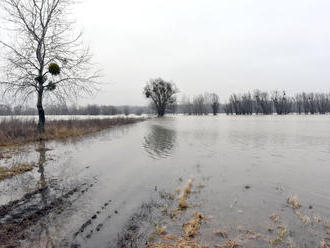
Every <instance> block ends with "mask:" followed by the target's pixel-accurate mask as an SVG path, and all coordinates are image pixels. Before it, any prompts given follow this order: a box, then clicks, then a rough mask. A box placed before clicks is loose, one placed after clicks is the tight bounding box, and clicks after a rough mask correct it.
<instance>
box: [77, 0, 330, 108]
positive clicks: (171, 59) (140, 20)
mask: <svg viewBox="0 0 330 248" xmlns="http://www.w3.org/2000/svg"><path fill="white" fill-rule="evenodd" d="M329 13H330V1H329V0H309V1H306V0H276V1H269V0H268V1H267V0H164V1H160V0H138V1H137V0H120V1H119V0H83V1H82V3H81V4H79V5H77V6H75V10H74V13H73V16H74V17H76V20H77V26H78V27H79V28H81V29H83V31H84V36H83V38H84V40H85V41H86V43H87V44H89V46H90V48H91V51H92V53H93V54H94V61H95V62H96V63H97V64H98V67H99V68H100V69H102V74H103V75H104V77H103V78H102V80H103V81H104V82H105V84H104V85H103V86H102V90H101V91H100V92H99V93H98V94H97V95H96V97H95V96H94V97H92V98H87V99H85V100H83V101H82V102H81V103H83V104H86V103H97V104H114V105H122V104H130V105H144V104H145V103H146V101H145V99H144V98H143V95H142V88H143V86H144V85H145V83H146V81H147V80H148V79H150V78H154V77H162V78H164V79H165V80H170V81H173V82H175V83H176V85H177V87H178V88H179V89H180V91H181V93H185V94H188V95H194V94H198V93H203V92H206V91H207V92H216V93H218V94H219V95H220V97H221V100H222V101H226V100H227V98H228V96H229V95H230V94H231V93H233V92H235V93H240V92H245V91H248V90H252V89H255V88H259V89H262V90H273V89H278V90H282V89H286V90H287V91H288V92H289V93H294V92H298V91H322V92H324V91H327V92H328V91H330V14H329Z"/></svg>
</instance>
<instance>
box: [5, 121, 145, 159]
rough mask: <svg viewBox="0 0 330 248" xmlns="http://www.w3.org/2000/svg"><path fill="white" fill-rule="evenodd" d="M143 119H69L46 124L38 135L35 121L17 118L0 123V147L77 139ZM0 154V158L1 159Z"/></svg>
mask: <svg viewBox="0 0 330 248" xmlns="http://www.w3.org/2000/svg"><path fill="white" fill-rule="evenodd" d="M144 120H145V118H129V117H128V118H125V117H119V118H111V119H110V118H109V119H85V120H83V119H79V120H78V119H70V120H52V121H48V122H46V126H45V133H43V134H39V133H38V131H37V129H36V126H37V122H36V121H35V120H20V119H17V118H10V119H4V120H2V121H0V147H4V146H13V145H22V144H25V143H29V142H36V141H40V140H53V139H65V138H70V137H79V136H82V135H85V134H89V133H94V132H98V131H101V130H103V129H107V128H111V127H114V126H120V125H126V124H132V123H136V122H140V121H144ZM1 156H2V155H1V153H0V158H1Z"/></svg>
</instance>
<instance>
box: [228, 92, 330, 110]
mask: <svg viewBox="0 0 330 248" xmlns="http://www.w3.org/2000/svg"><path fill="white" fill-rule="evenodd" d="M224 111H225V113H227V114H236V115H251V114H265V115H269V114H273V113H276V114H278V115H285V114H289V113H298V114H302V113H303V114H326V113H330V94H326V93H299V94H296V95H295V96H294V97H292V96H288V95H287V94H286V92H285V91H282V92H280V91H273V92H272V93H270V94H269V93H268V92H265V91H260V90H255V91H254V92H253V93H252V94H251V93H250V92H248V93H245V94H240V95H238V94H232V95H231V96H230V98H229V102H228V103H227V104H225V105H224Z"/></svg>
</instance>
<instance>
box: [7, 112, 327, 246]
mask: <svg viewBox="0 0 330 248" xmlns="http://www.w3.org/2000/svg"><path fill="white" fill-rule="evenodd" d="M2 154H3V155H2V156H3V157H4V158H3V159H1V160H0V166H5V165H8V166H10V165H12V164H24V163H29V164H34V165H35V168H34V169H33V170H32V171H29V172H26V173H23V174H21V175H17V176H13V177H12V178H10V179H6V180H2V181H0V191H1V195H0V205H1V207H0V244H1V245H2V246H4V247H6V245H12V246H11V247H146V246H149V247H170V246H169V245H170V244H172V245H173V244H177V245H178V244H179V243H180V242H181V243H184V242H186V243H189V242H190V247H200V246H199V245H204V246H208V247H220V248H226V247H330V222H328V220H330V193H329V186H330V163H329V161H330V116H285V117H281V116H266V117H265V116H256V117H251V116H249V117H235V116H232V117H230V116H222V115H221V116H218V117H212V116H209V117H183V116H181V117H167V118H163V119H152V120H148V121H145V122H142V123H137V124H133V125H128V126H123V127H117V128H113V129H110V130H106V131H103V132H100V133H98V134H93V135H89V136H86V137H84V138H81V139H73V140H69V141H67V142H66V143H63V142H46V143H41V144H32V145H29V146H26V147H24V148H22V147H20V148H13V149H12V150H11V151H9V152H7V153H2ZM190 179H191V180H192V183H191V185H190ZM187 187H188V188H187ZM288 198H290V201H289V202H288ZM183 203H185V204H186V206H183ZM186 207H187V208H186ZM196 213H198V214H197V215H196ZM165 243H166V244H168V246H166V245H165ZM1 245H0V247H1ZM327 245H328V246H327ZM188 247H189V246H188Z"/></svg>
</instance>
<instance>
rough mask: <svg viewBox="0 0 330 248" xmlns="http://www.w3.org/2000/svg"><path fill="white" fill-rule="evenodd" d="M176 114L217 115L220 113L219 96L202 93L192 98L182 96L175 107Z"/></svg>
mask: <svg viewBox="0 0 330 248" xmlns="http://www.w3.org/2000/svg"><path fill="white" fill-rule="evenodd" d="M177 112H178V113H183V114H187V115H207V114H210V113H212V114H213V115H217V114H218V113H219V112H220V101H219V96H218V95H217V94H216V93H204V94H199V95H196V96H194V97H192V98H191V97H189V96H183V97H182V100H181V103H180V104H179V105H178V107H177Z"/></svg>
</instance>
